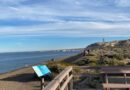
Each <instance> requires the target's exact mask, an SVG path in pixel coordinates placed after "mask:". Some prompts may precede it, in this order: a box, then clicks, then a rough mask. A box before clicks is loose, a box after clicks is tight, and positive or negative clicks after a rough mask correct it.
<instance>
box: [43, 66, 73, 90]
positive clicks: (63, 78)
mask: <svg viewBox="0 0 130 90" xmlns="http://www.w3.org/2000/svg"><path fill="white" fill-rule="evenodd" d="M42 90H73V75H72V67H67V68H65V69H64V70H63V71H62V72H61V73H60V74H59V75H58V76H56V77H55V78H54V80H52V81H51V82H50V83H49V84H48V85H47V86H46V87H43V88H42Z"/></svg>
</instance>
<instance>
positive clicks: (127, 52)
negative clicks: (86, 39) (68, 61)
mask: <svg viewBox="0 0 130 90" xmlns="http://www.w3.org/2000/svg"><path fill="white" fill-rule="evenodd" d="M85 50H86V52H87V53H86V55H85V56H83V57H82V58H80V59H78V60H76V61H75V62H74V63H75V64H78V65H90V66H97V65H105V66H106V65H107V66H108V65H129V63H130V39H129V40H120V41H112V42H99V43H94V44H91V45H89V46H87V47H86V48H85Z"/></svg>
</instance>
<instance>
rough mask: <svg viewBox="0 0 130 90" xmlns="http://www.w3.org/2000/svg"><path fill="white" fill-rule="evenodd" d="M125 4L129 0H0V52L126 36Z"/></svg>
mask: <svg viewBox="0 0 130 90" xmlns="http://www.w3.org/2000/svg"><path fill="white" fill-rule="evenodd" d="M129 8H130V0H1V1H0V52H14V51H34V50H51V49H62V48H77V47H85V46H86V45H88V44H90V43H93V42H97V41H101V38H102V37H105V38H106V39H107V40H108V41H110V40H116V39H118V40H119V39H128V38H129V37H130V9H129ZM108 37H109V38H108Z"/></svg>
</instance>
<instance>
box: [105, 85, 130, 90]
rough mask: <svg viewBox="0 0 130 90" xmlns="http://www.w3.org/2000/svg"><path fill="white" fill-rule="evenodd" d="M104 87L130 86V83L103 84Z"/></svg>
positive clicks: (121, 87)
mask: <svg viewBox="0 0 130 90" xmlns="http://www.w3.org/2000/svg"><path fill="white" fill-rule="evenodd" d="M102 86H103V88H120V89H123V88H130V84H102Z"/></svg>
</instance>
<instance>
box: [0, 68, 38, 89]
mask: <svg viewBox="0 0 130 90" xmlns="http://www.w3.org/2000/svg"><path fill="white" fill-rule="evenodd" d="M0 90H40V80H39V79H38V78H36V77H35V74H34V71H33V69H32V68H31V67H29V68H23V69H19V70H16V71H12V72H9V73H5V74H1V75H0Z"/></svg>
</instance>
